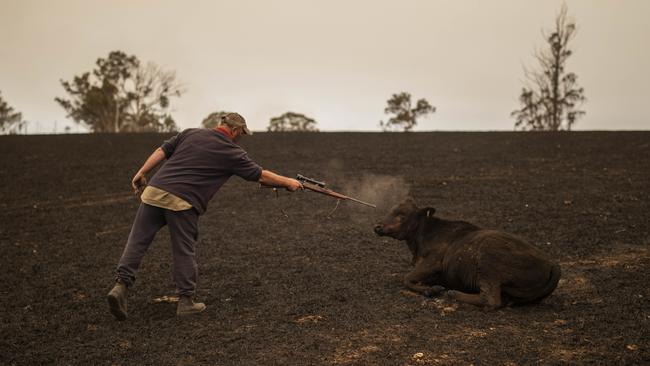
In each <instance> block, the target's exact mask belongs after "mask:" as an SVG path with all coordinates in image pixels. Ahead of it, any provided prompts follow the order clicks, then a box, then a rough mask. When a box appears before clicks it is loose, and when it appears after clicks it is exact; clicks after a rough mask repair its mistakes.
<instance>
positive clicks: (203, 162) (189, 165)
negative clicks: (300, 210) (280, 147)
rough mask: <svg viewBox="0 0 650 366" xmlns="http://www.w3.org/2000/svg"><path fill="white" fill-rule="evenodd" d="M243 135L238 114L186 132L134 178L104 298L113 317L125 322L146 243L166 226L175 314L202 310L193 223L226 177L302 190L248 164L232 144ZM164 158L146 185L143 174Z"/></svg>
mask: <svg viewBox="0 0 650 366" xmlns="http://www.w3.org/2000/svg"><path fill="white" fill-rule="evenodd" d="M242 135H252V132H251V131H250V130H249V129H248V127H247V126H246V121H245V120H244V118H243V117H242V116H241V115H239V114H237V113H229V114H227V115H225V116H223V117H222V118H221V121H220V124H219V125H218V126H217V127H215V128H210V129H198V128H191V129H187V130H184V131H183V132H181V133H179V134H177V135H176V136H174V137H172V138H170V139H169V140H167V141H165V142H164V143H163V144H162V146H161V147H159V148H158V149H156V151H154V152H153V153H152V154H151V156H149V158H148V159H147V160H146V161H145V163H144V164H143V165H142V167H141V168H140V170H139V171H138V172H137V173H136V174H135V176H134V177H133V180H132V182H131V185H132V187H133V190H134V193H135V194H140V199H141V201H142V203H141V204H140V207H139V208H138V212H137V214H136V216H135V220H134V221H133V227H132V228H131V233H130V234H129V238H128V241H127V243H126V247H125V248H124V252H123V253H122V257H121V258H120V261H119V264H118V266H117V276H116V283H115V286H114V287H113V289H112V290H111V291H110V292H109V293H108V304H109V308H110V311H111V313H112V314H113V316H115V318H117V319H118V320H125V319H126V317H127V302H126V294H127V289H128V288H129V287H131V286H132V285H133V283H134V282H135V276H136V272H137V270H138V267H139V266H140V263H141V262H142V258H143V257H144V254H145V252H146V251H147V248H148V247H149V244H151V242H152V241H153V238H154V236H155V235H156V233H157V232H158V231H159V230H160V229H161V228H162V227H163V226H165V225H167V226H168V227H169V233H170V237H171V242H172V256H173V266H172V271H173V275H174V282H175V283H176V287H177V290H178V294H179V296H180V298H179V302H178V308H177V310H176V314H177V315H189V314H196V313H200V312H201V311H203V310H205V304H202V303H195V302H194V300H193V297H194V293H195V290H196V280H197V264H196V260H195V254H194V247H195V245H196V242H197V239H198V220H199V216H200V215H202V214H203V213H205V211H206V208H207V205H208V202H209V201H210V199H211V198H212V197H213V196H214V194H215V193H216V192H217V191H218V190H219V188H220V187H221V186H222V185H223V184H224V183H226V181H227V180H228V178H230V176H232V175H233V174H234V175H237V176H239V177H241V178H243V179H245V180H248V181H259V182H260V183H264V184H268V185H274V186H282V187H286V189H287V190H289V191H291V192H294V191H296V190H297V189H300V188H302V184H301V183H300V182H299V181H297V180H295V179H291V178H287V177H284V176H281V175H278V174H275V173H273V172H271V171H268V170H264V169H262V168H261V167H260V166H259V165H257V164H256V163H255V162H253V161H252V160H251V159H250V158H249V157H248V155H247V154H246V152H245V151H244V150H243V149H242V148H241V147H240V146H239V145H237V143H236V142H237V141H238V140H239V138H240V137H241V136H242ZM165 159H166V161H165V163H164V164H163V165H162V167H161V168H160V169H159V170H158V172H156V174H155V175H154V176H153V178H152V179H151V181H150V182H149V185H147V180H146V178H145V176H146V174H147V173H148V172H149V171H150V170H151V169H153V168H154V167H156V166H157V165H158V164H159V163H161V162H162V161H163V160H165ZM145 187H146V188H145Z"/></svg>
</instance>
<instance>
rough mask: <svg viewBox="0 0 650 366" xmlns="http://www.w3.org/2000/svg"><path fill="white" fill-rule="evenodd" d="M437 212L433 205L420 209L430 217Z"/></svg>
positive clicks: (425, 215) (424, 214) (421, 212)
mask: <svg viewBox="0 0 650 366" xmlns="http://www.w3.org/2000/svg"><path fill="white" fill-rule="evenodd" d="M435 213H436V209H435V208H433V207H425V208H423V209H420V215H422V216H424V217H427V218H430V217H433V214H435Z"/></svg>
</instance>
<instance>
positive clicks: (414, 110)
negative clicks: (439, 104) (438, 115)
mask: <svg viewBox="0 0 650 366" xmlns="http://www.w3.org/2000/svg"><path fill="white" fill-rule="evenodd" d="M387 103H388V106H387V107H386V108H385V109H384V113H386V114H388V115H390V114H392V115H393V116H392V117H390V118H389V119H388V121H386V122H384V121H379V126H381V127H382V128H383V130H384V131H388V130H391V129H393V128H403V129H404V132H408V131H410V130H411V129H412V128H413V127H415V125H416V124H417V120H418V118H420V117H423V116H426V115H427V114H429V113H435V111H436V107H434V106H432V105H431V104H429V102H428V101H427V100H426V99H419V100H418V101H417V103H416V104H415V107H412V106H411V94H409V93H406V92H401V93H399V94H393V96H392V97H391V98H390V99H388V101H387Z"/></svg>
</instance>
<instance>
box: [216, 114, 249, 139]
mask: <svg viewBox="0 0 650 366" xmlns="http://www.w3.org/2000/svg"><path fill="white" fill-rule="evenodd" d="M221 123H223V124H225V125H227V126H230V127H241V128H242V130H244V133H245V134H246V135H252V134H253V132H252V131H251V130H249V129H248V126H246V120H245V119H244V117H242V116H241V114H239V113H228V114H226V115H225V116H223V117H221Z"/></svg>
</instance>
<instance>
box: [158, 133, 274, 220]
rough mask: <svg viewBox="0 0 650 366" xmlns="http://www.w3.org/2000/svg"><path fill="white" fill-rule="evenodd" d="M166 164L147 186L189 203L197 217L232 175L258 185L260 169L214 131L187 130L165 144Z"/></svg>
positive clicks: (226, 138) (231, 142) (231, 143)
mask: <svg viewBox="0 0 650 366" xmlns="http://www.w3.org/2000/svg"><path fill="white" fill-rule="evenodd" d="M161 148H162V150H163V151H164V152H165V158H167V161H165V163H164V164H163V166H162V167H160V169H159V170H158V171H157V172H156V174H154V176H153V178H151V181H150V182H149V185H151V186H154V187H156V188H160V189H162V190H165V191H167V192H169V193H171V194H174V195H176V196H178V197H180V198H182V199H184V200H186V201H187V202H189V203H190V204H191V205H192V206H193V207H194V208H195V209H196V210H197V211H198V212H199V214H203V213H204V212H205V211H206V210H207V206H208V202H209V201H210V199H212V197H213V196H214V194H215V193H217V191H218V190H219V188H221V186H222V185H224V183H226V181H227V180H228V178H230V177H231V176H232V175H233V174H234V175H237V176H239V177H241V178H243V179H245V180H248V181H257V180H259V179H260V177H261V176H262V168H261V167H260V166H259V165H257V164H256V163H255V162H253V161H252V160H251V159H250V158H249V157H248V154H246V151H244V149H242V148H241V147H240V146H239V145H237V144H236V143H234V142H233V141H232V140H231V139H230V138H229V137H227V136H225V135H224V134H223V133H221V132H219V131H216V130H214V129H205V128H189V129H186V130H183V131H182V132H180V133H179V134H177V135H176V136H173V137H172V138H170V139H169V140H167V141H165V142H164V143H163V144H162V146H161Z"/></svg>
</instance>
